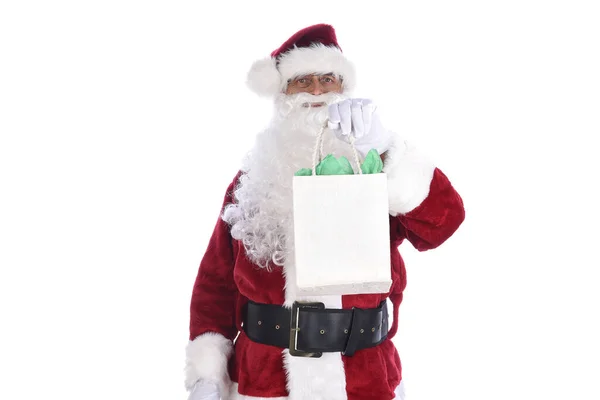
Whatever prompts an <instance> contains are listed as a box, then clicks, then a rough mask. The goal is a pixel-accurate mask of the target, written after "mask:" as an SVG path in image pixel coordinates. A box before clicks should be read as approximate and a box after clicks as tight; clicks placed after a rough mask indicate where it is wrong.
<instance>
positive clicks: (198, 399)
mask: <svg viewBox="0 0 600 400" xmlns="http://www.w3.org/2000/svg"><path fill="white" fill-rule="evenodd" d="M220 399H221V395H220V394H219V389H218V387H217V384H216V383H212V382H208V381H202V380H200V381H198V382H196V384H195V385H194V387H193V388H192V390H191V391H190V396H189V397H188V400H220Z"/></svg>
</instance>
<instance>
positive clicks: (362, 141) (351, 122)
mask: <svg viewBox="0 0 600 400" xmlns="http://www.w3.org/2000/svg"><path fill="white" fill-rule="evenodd" d="M376 109H377V107H376V106H375V104H373V102H372V101H371V100H368V99H349V100H344V101H341V102H339V103H335V104H332V105H330V106H329V122H328V123H327V125H328V127H329V128H330V129H331V130H333V133H335V135H336V136H337V137H338V139H341V140H344V141H346V142H350V135H353V136H354V137H355V139H356V140H355V142H354V146H355V147H356V150H358V152H359V153H360V154H361V155H362V156H363V157H364V156H366V155H367V153H368V152H369V151H370V150H371V149H376V150H377V152H378V153H379V154H382V153H385V152H386V151H387V150H388V149H389V148H390V145H391V142H392V134H391V133H390V132H388V131H387V130H386V129H385V128H384V127H383V126H382V125H381V121H380V120H379V115H378V114H377V113H376V112H375V110H376Z"/></svg>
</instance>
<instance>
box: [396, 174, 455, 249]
mask: <svg viewBox="0 0 600 400" xmlns="http://www.w3.org/2000/svg"><path fill="white" fill-rule="evenodd" d="M464 219H465V209H464V206H463V201H462V199H461V197H460V196H459V194H458V193H457V192H456V190H454V188H453V187H452V184H451V183H450V181H449V180H448V178H447V177H446V175H444V173H443V172H442V171H440V170H439V169H437V168H436V169H435V170H434V173H433V179H432V180H431V184H430V187H429V194H428V195H427V197H426V198H425V200H423V202H421V204H419V205H418V206H417V207H416V208H414V209H413V210H411V211H410V212H408V213H406V214H399V215H398V216H396V217H395V220H394V221H392V224H393V225H394V226H393V229H392V232H393V233H395V236H396V237H395V239H396V240H401V239H402V238H407V239H408V241H409V242H410V243H411V244H412V245H413V246H414V247H415V249H417V250H419V251H424V250H430V249H434V248H436V247H438V246H439V245H441V244H442V243H444V242H445V241H446V240H447V239H448V238H449V237H450V236H452V234H453V233H454V232H455V231H456V230H457V229H458V227H459V226H460V225H461V224H462V222H463V221H464Z"/></svg>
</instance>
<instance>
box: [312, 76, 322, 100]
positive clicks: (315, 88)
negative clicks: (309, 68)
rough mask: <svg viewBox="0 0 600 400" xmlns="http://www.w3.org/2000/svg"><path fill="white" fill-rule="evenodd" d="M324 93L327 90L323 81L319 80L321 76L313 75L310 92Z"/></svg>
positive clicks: (315, 93)
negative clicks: (322, 83)
mask: <svg viewBox="0 0 600 400" xmlns="http://www.w3.org/2000/svg"><path fill="white" fill-rule="evenodd" d="M323 93H325V90H324V88H323V86H322V85H321V81H320V80H319V77H318V76H313V77H312V85H311V89H310V94H312V95H315V96H317V95H320V94H323Z"/></svg>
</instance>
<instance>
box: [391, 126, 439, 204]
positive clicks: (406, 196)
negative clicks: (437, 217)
mask: <svg viewBox="0 0 600 400" xmlns="http://www.w3.org/2000/svg"><path fill="white" fill-rule="evenodd" d="M434 171H435V166H434V165H433V163H431V161H429V160H428V159H427V158H426V157H425V156H424V155H422V154H421V153H419V152H418V151H417V149H416V148H415V147H414V146H412V145H411V144H409V143H408V142H405V141H404V140H402V139H401V138H400V137H399V136H398V135H396V136H395V137H394V140H393V142H392V146H391V148H390V149H389V150H388V151H387V153H386V158H385V163H384V167H383V172H385V173H386V174H387V176H388V193H389V199H390V214H391V215H392V216H396V215H398V214H406V213H408V212H410V211H412V210H414V209H415V208H416V207H417V206H418V205H419V204H421V203H422V202H423V200H425V198H426V197H427V196H428V195H429V187H430V185H431V180H432V179H433V173H434Z"/></svg>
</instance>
